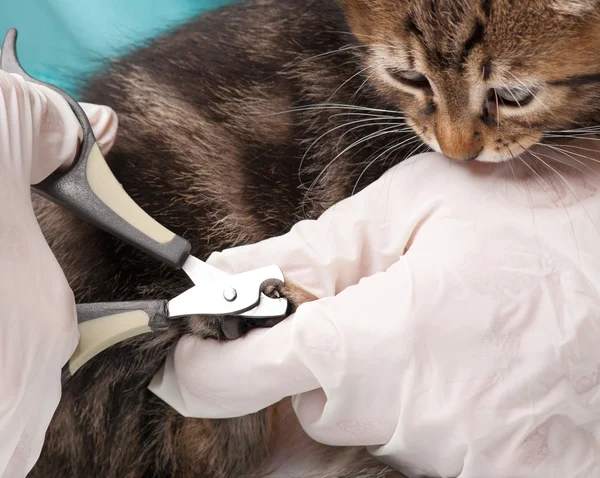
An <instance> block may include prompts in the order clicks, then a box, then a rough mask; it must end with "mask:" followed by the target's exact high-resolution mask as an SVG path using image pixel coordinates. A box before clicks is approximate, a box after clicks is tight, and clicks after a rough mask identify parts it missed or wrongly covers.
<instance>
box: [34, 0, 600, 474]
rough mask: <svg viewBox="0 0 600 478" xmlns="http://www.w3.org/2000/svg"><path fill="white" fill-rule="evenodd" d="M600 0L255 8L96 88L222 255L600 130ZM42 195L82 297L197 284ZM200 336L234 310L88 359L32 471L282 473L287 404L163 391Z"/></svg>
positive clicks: (151, 195) (353, 462)
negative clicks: (437, 174) (395, 183)
mask: <svg viewBox="0 0 600 478" xmlns="http://www.w3.org/2000/svg"><path fill="white" fill-rule="evenodd" d="M599 1H600V0H554V1H552V0H339V3H338V2H336V1H335V0H313V1H300V0H249V1H247V2H245V3H242V4H239V5H232V6H229V7H226V8H223V9H221V10H218V11H215V12H211V13H209V14H206V15H203V16H202V17H200V18H198V19H196V20H194V21H192V22H190V23H189V24H188V25H186V26H183V27H181V28H179V29H178V30H176V31H174V32H172V33H170V34H168V35H165V36H163V37H161V38H159V39H157V40H155V41H153V42H151V43H150V44H149V45H147V46H146V47H143V48H141V49H139V50H138V51H136V52H134V53H133V54H131V55H129V56H127V57H125V58H123V59H121V60H119V61H116V62H114V64H112V65H111V66H110V68H109V69H108V70H107V71H106V72H105V73H104V74H102V75H100V76H99V77H98V78H96V79H95V80H94V81H93V82H91V83H90V84H89V85H88V87H87V89H86V92H85V95H84V98H85V100H86V101H90V102H96V103H101V104H107V105H110V106H112V107H113V108H114V109H115V110H116V111H117V113H118V114H119V118H120V135H119V139H118V141H117V143H116V146H115V148H114V151H113V152H112V153H111V154H110V155H109V156H108V161H109V163H110V166H111V168H112V170H113V171H114V172H115V175H116V176H117V177H118V179H119V180H120V181H121V182H122V184H123V186H124V188H125V189H126V190H127V191H128V192H129V193H130V194H131V196H132V197H133V198H134V199H135V200H136V201H137V202H138V203H139V204H140V205H141V206H142V207H143V208H144V209H145V210H146V211H147V212H148V213H149V214H151V215H152V216H154V217H155V218H156V219H157V220H159V221H160V222H161V223H163V224H165V226H167V227H169V228H171V229H172V230H173V231H175V232H176V233H178V234H181V235H183V236H184V237H186V238H188V239H190V241H191V242H192V244H193V246H194V250H193V253H194V255H196V256H198V257H200V258H206V257H207V256H208V255H209V254H210V253H211V252H212V251H215V250H220V249H224V248H227V247H231V246H235V245H240V244H245V243H251V242H256V241H259V240H261V239H264V238H267V237H270V236H273V235H278V234H282V233H285V232H286V231H287V230H289V228H290V227H291V226H292V225H293V224H294V223H296V222H297V221H299V220H301V219H303V218H305V217H310V218H315V217H317V216H318V215H319V214H321V213H322V212H323V211H324V210H325V209H326V208H328V207H329V206H331V205H332V204H334V203H335V202H337V201H339V200H341V199H343V198H345V197H347V196H349V195H351V194H353V193H355V192H356V191H359V190H361V189H362V188H364V187H365V186H366V185H367V184H369V183H371V182H373V181H374V180H376V179H377V178H378V177H379V176H380V175H381V174H382V173H383V172H384V171H385V170H387V169H388V168H389V167H391V166H393V165H394V164H397V163H398V162H400V161H401V160H403V159H404V158H405V157H407V156H409V155H410V154H412V153H415V152H418V151H424V150H426V149H427V148H428V147H430V148H432V149H434V150H439V151H442V152H443V153H444V154H446V155H447V156H449V157H451V158H454V159H456V160H459V161H467V160H472V159H475V158H477V159H478V160H480V161H504V160H507V159H510V158H512V157H513V156H517V155H518V154H519V153H520V152H522V151H523V149H524V148H528V147H530V146H531V145H533V144H535V143H536V142H539V141H542V140H544V141H545V140H546V138H547V137H548V136H549V135H550V136H552V135H554V136H562V135H565V134H566V133H565V132H563V130H565V131H566V130H570V129H573V128H576V127H583V126H587V125H595V124H598V123H600V101H598V100H599V99H600V82H599V81H598V80H599V79H600V76H599V75H600V49H599V48H597V46H598V45H600V28H599V26H598V25H599V22H598V19H599V18H600V6H599ZM35 202H36V209H37V214H38V217H39V219H40V222H41V224H42V227H43V230H44V232H45V234H46V237H47V238H48V240H49V242H50V245H51V247H52V249H53V250H54V252H55V253H56V255H57V257H58V259H59V261H60V263H61V265H62V266H63V267H64V269H65V272H66V274H67V277H68V279H69V282H70V284H71V285H72V287H73V288H74V291H75V295H76V297H77V300H78V302H95V301H109V300H128V299H145V298H159V297H172V296H173V295H174V294H177V293H179V292H181V291H183V290H185V289H186V288H187V287H189V284H188V282H187V279H186V278H185V276H184V275H183V274H181V273H173V272H171V271H168V270H166V269H165V268H163V267H160V266H159V265H157V263H156V262H154V261H153V260H151V259H148V258H147V257H145V256H144V255H143V254H141V253H139V252H137V251H136V250H133V249H132V248H130V247H129V246H127V245H125V244H122V243H120V242H119V241H117V240H115V239H113V238H111V237H108V236H107V235H106V234H103V233H101V232H99V231H98V230H96V229H94V228H93V227H90V226H88V225H86V224H83V223H82V222H81V221H79V220H77V219H75V218H73V217H72V216H70V215H68V214H67V213H65V212H64V211H62V210H59V209H58V208H57V207H55V206H53V205H51V204H49V203H47V202H46V201H44V200H42V199H40V198H36V201H35ZM282 292H283V293H284V294H285V293H286V291H285V290H283V291H282ZM303 300H307V299H306V298H300V299H298V300H295V301H294V302H295V305H298V303H300V302H302V301H303ZM257 325H258V324H255V323H246V324H244V330H247V329H249V328H252V327H254V326H257ZM185 333H193V334H197V335H200V336H204V337H207V336H211V337H217V338H221V339H223V338H224V337H223V334H222V330H221V327H220V320H219V319H218V318H210V319H209V318H202V317H193V318H189V319H187V320H182V321H180V323H179V327H178V329H177V330H173V331H171V332H168V333H165V334H162V335H156V336H146V337H142V338H137V339H134V340H130V341H127V342H125V343H123V344H120V345H118V346H115V347H113V348H112V349H110V350H108V351H106V352H105V353H103V354H101V355H100V356H98V357H97V358H96V359H94V360H93V361H91V362H90V363H89V364H88V365H86V366H85V368H83V369H81V370H80V371H79V372H78V373H77V374H76V376H75V377H74V378H73V379H72V380H71V381H70V382H69V383H68V385H67V386H66V387H65V390H64V396H63V399H62V401H61V404H60V406H59V409H58V411H57V413H56V415H55V417H54V420H53V422H52V425H51V427H50V430H49V432H48V437H47V441H46V444H45V447H44V450H43V453H42V456H41V458H40V461H39V462H38V464H37V466H36V467H35V469H34V470H33V472H32V474H31V476H33V477H44V478H55V477H56V478H58V477H64V476H76V477H80V476H81V477H83V476H94V477H102V478H112V477H115V478H116V477H118V478H122V477H131V478H138V477H171V476H177V477H183V478H187V477H206V478H232V477H242V476H244V477H250V476H262V475H266V474H268V473H269V472H270V470H271V469H272V466H273V460H274V461H277V460H278V459H280V458H281V454H279V455H277V453H281V450H279V451H277V450H276V444H277V443H281V442H282V440H284V439H285V438H287V439H288V440H289V441H291V442H292V443H296V439H295V438H294V437H295V435H291V434H290V435H289V436H286V435H288V433H289V432H288V429H289V428H288V425H287V424H288V423H290V425H289V427H290V428H294V427H296V431H295V432H294V433H296V432H298V430H297V422H294V421H293V418H292V419H290V415H289V405H287V402H284V403H282V404H280V405H278V406H275V407H271V408H270V409H268V410H265V411H262V412H259V413H257V414H255V415H252V416H248V417H244V418H240V419H235V420H222V421H215V420H195V419H186V418H183V417H181V416H179V415H178V414H177V413H176V412H175V411H173V410H172V409H170V408H169V407H168V406H166V405H165V404H164V403H162V402H161V401H160V400H159V399H157V398H156V397H155V396H153V395H152V394H151V393H150V392H148V391H147V389H146V386H147V384H148V382H149V381H150V379H151V378H152V376H153V374H154V373H155V371H156V370H157V369H158V368H159V367H160V365H161V363H162V362H163V360H164V358H165V355H166V353H167V351H168V350H169V349H170V348H171V347H172V346H173V344H174V343H175V342H176V340H177V338H178V337H180V336H181V335H182V334H185ZM206 366H207V367H210V366H211V364H206ZM283 417H287V418H286V419H285V420H284V419H283ZM289 420H291V422H289ZM282 435H283V437H282ZM290 446H291V445H290ZM310 447H314V448H309V450H310V452H305V453H306V455H309V454H310V455H311V459H312V460H313V461H312V462H311V464H312V465H314V468H313V469H312V470H311V471H310V472H309V471H307V476H308V475H311V476H316V477H324V476H330V477H332V478H343V477H363V478H371V477H398V476H401V475H400V474H398V473H397V472H395V471H393V470H389V469H387V468H386V467H384V466H383V465H381V464H379V463H378V462H376V461H375V460H373V459H372V458H370V457H369V456H368V455H367V454H366V453H365V452H364V451H362V450H358V449H341V448H326V447H322V446H319V445H316V444H312V445H310ZM274 456H275V458H274ZM277 457H278V458H277Z"/></svg>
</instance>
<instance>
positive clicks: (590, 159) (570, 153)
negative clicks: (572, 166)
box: [540, 144, 600, 169]
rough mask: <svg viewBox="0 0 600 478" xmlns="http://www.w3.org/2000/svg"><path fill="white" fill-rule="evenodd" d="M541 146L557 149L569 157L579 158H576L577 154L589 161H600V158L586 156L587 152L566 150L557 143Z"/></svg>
mask: <svg viewBox="0 0 600 478" xmlns="http://www.w3.org/2000/svg"><path fill="white" fill-rule="evenodd" d="M540 146H544V147H546V148H549V149H551V150H554V151H556V152H558V153H560V154H563V155H565V156H568V157H569V158H571V159H574V160H577V158H575V156H578V157H580V158H583V159H585V160H588V161H592V162H594V163H600V159H596V158H592V157H590V156H586V155H585V154H581V153H576V152H575V151H569V150H566V149H564V148H562V147H561V146H556V145H553V144H541V145H540ZM588 167H589V166H588ZM590 169H591V168H590Z"/></svg>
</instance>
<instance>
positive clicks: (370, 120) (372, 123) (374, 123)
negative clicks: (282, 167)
mask: <svg viewBox="0 0 600 478" xmlns="http://www.w3.org/2000/svg"><path fill="white" fill-rule="evenodd" d="M359 123H361V124H360V125H359V126H355V127H353V128H351V129H350V131H353V130H355V129H358V128H366V127H368V126H379V125H382V124H389V125H394V126H399V125H402V123H382V122H378V121H374V120H373V118H366V119H360V120H356V121H352V122H350V123H344V124H341V125H338V126H336V127H334V128H331V129H329V130H328V131H326V132H325V133H323V134H322V135H321V136H319V137H318V138H317V139H316V140H315V141H314V142H313V143H312V144H311V145H310V146H309V147H308V148H307V149H306V151H305V152H304V155H303V156H302V159H301V160H300V164H299V166H298V178H300V176H301V174H302V167H303V165H304V162H305V160H306V158H307V156H308V154H309V153H310V151H311V150H312V148H313V147H314V146H315V145H316V144H317V143H318V142H319V141H321V140H322V139H323V138H324V137H325V136H327V135H329V134H331V133H333V132H334V131H337V130H338V129H341V128H346V127H348V126H350V125H354V124H359ZM362 123H364V124H362ZM346 134H347V132H344V135H346ZM344 135H342V138H343V136H344ZM339 141H341V138H340V140H338V145H339Z"/></svg>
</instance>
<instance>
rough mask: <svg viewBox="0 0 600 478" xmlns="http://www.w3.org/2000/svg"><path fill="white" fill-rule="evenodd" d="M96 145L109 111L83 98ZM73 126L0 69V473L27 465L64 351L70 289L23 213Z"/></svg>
mask: <svg viewBox="0 0 600 478" xmlns="http://www.w3.org/2000/svg"><path fill="white" fill-rule="evenodd" d="M83 106H84V108H85V110H86V112H87V113H88V115H89V116H90V118H91V119H92V123H93V125H94V129H95V131H96V133H97V134H98V136H99V138H100V140H99V142H100V144H101V147H103V148H105V149H108V148H110V146H111V145H112V142H113V141H114V138H115V135H116V129H117V121H116V115H115V114H114V112H112V110H110V109H109V108H106V107H99V106H95V105H83ZM80 135H81V128H80V126H79V123H78V122H77V119H76V118H75V115H74V114H73V113H72V111H71V109H70V108H69V105H68V104H67V102H66V101H64V99H62V98H61V97H60V95H58V94H57V93H55V92H53V91H52V90H50V89H48V88H46V87H42V86H36V85H32V84H30V83H26V82H25V81H24V80H23V78H21V77H20V76H17V75H9V74H7V73H4V72H2V71H0V271H1V274H0V304H1V306H2V314H1V315H0V476H2V477H7V478H19V477H23V476H25V475H26V474H27V473H28V472H29V470H30V469H31V468H32V467H33V465H34V463H35V461H36V460H37V458H38V456H39V453H40V451H41V447H42V443H43V440H44V435H45V432H46V428H47V427H48V424H49V422H50V419H51V417H52V415H53V413H54V410H55V409H56V406H57V404H58V401H59V399H60V391H61V386H60V372H61V368H62V366H63V365H64V364H65V363H66V362H67V360H68V358H69V357H70V355H71V354H72V353H73V351H74V349H75V347H76V344H77V340H78V334H77V327H76V317H75V306H74V302H73V295H72V293H71V290H70V288H69V286H68V284H67V282H66V280H65V277H64V275H63V273H62V271H61V269H60V267H59V265H58V263H57V262H56V260H55V258H54V256H53V255H52V253H51V252H50V249H49V247H48V245H47V244H46V241H45V240H44V237H43V235H42V232H41V231H40V228H39V226H38V224H37V221H36V218H35V216H34V214H33V209H32V206H31V198H30V184H35V183H37V182H39V181H41V180H42V179H44V178H45V177H46V176H48V175H49V174H50V173H52V171H54V170H56V169H57V168H59V167H60V166H61V165H68V164H70V163H71V162H72V160H73V158H74V156H75V152H76V150H77V147H78V137H80Z"/></svg>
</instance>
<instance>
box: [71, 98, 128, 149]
mask: <svg viewBox="0 0 600 478" xmlns="http://www.w3.org/2000/svg"><path fill="white" fill-rule="evenodd" d="M79 105H80V106H81V107H82V108H83V111H85V114H86V115H87V117H88V119H89V120H90V124H91V126H92V130H93V131H94V135H95V136H96V140H97V141H98V145H99V146H100V150H101V151H102V153H103V154H104V155H107V154H108V153H109V152H110V150H111V149H112V147H113V145H114V144H115V141H116V139H117V131H118V129H119V120H118V118H117V114H116V113H115V112H114V110H113V109H111V108H109V107H108V106H103V105H95V104H92V103H79Z"/></svg>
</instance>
